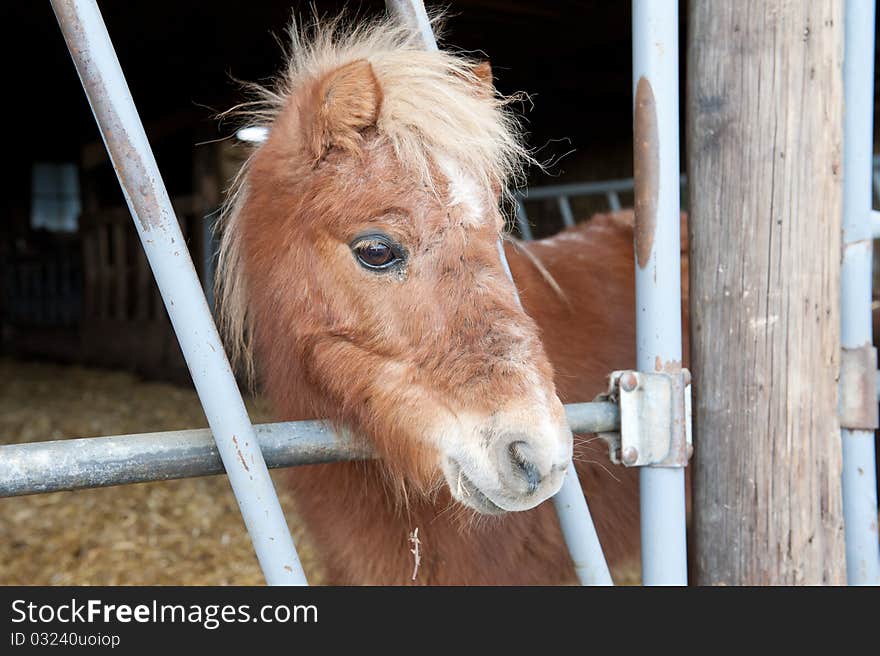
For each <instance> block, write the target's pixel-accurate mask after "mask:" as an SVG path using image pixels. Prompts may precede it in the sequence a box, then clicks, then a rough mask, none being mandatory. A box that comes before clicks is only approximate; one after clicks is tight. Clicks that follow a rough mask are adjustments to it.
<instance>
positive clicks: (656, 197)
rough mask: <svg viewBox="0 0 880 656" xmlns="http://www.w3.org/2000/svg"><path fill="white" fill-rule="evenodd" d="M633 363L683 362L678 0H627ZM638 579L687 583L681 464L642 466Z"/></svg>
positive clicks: (657, 366)
mask: <svg viewBox="0 0 880 656" xmlns="http://www.w3.org/2000/svg"><path fill="white" fill-rule="evenodd" d="M632 10H633V17H632V20H633V23H632V39H633V99H634V103H633V106H634V121H633V125H634V126H635V130H634V132H635V134H634V136H633V140H634V155H633V158H634V159H633V162H634V170H635V208H636V260H637V261H636V344H637V362H638V364H637V368H638V370H639V371H643V372H652V371H666V370H680V369H681V312H680V308H681V241H680V220H679V217H680V208H681V202H680V185H681V177H680V168H679V152H678V148H679V136H678V125H679V121H678V2H677V1H676V0H666V2H660V1H659V0H633V3H632ZM639 475H640V483H641V494H640V503H641V527H642V582H643V583H644V584H645V585H687V540H686V524H685V490H684V468H683V467H653V466H648V467H642V468H641V470H640V471H639Z"/></svg>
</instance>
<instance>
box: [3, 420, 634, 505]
mask: <svg viewBox="0 0 880 656" xmlns="http://www.w3.org/2000/svg"><path fill="white" fill-rule="evenodd" d="M565 413H566V417H567V419H568V423H569V425H570V426H571V428H572V430H573V431H575V432H579V433H593V432H609V431H618V430H620V412H619V411H618V407H617V406H616V405H615V404H613V403H574V404H571V405H567V406H566V407H565ZM254 432H255V437H256V440H257V444H258V445H259V447H260V450H261V451H262V453H263V457H264V458H265V460H266V464H267V466H269V467H271V468H277V467H294V466H297V465H314V464H318V463H323V462H340V461H344V460H360V459H364V458H372V457H373V454H372V452H371V450H370V449H369V447H368V446H367V445H366V444H365V443H363V442H360V441H357V440H354V439H352V438H351V437H349V436H347V435H337V434H335V433H334V432H333V430H332V429H331V428H330V426H329V425H328V423H327V422H325V421H289V422H279V423H274V424H257V425H256V426H254ZM223 471H224V468H223V462H222V461H221V460H220V454H219V453H218V451H217V447H216V444H215V443H214V439H213V437H212V435H211V431H210V429H196V430H182V431H165V432H161V433H141V434H138V435H111V436H108V437H85V438H79V439H70V440H53V441H47V442H31V443H28V444H7V445H3V446H0V497H14V496H22V495H26V494H42V493H44V492H59V491H61V490H81V489H85V488H94V487H109V486H113V485H126V484H129V483H146V482H151V481H167V480H172V479H178V478H190V477H193V476H210V475H213V474H222V473H223Z"/></svg>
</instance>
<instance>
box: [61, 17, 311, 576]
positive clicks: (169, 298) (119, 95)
mask: <svg viewBox="0 0 880 656" xmlns="http://www.w3.org/2000/svg"><path fill="white" fill-rule="evenodd" d="M51 3H52V8H53V10H54V11H55V16H56V18H57V19H58V24H59V25H60V27H61V31H62V33H63V34H64V40H65V41H66V42H67V47H68V49H69V50H70V56H71V58H72V59H73V62H74V64H75V66H76V70H77V73H78V74H79V78H80V81H81V82H82V85H83V88H84V89H85V92H86V96H87V97H88V100H89V104H90V105H91V107H92V112H93V113H94V115H95V120H96V121H97V122H98V127H99V128H100V130H101V136H102V138H103V139H104V144H105V145H106V147H107V151H108V153H109V155H110V159H111V161H112V162H113V167H114V169H115V170H116V175H117V177H118V178H119V183H120V185H121V187H122V192H123V194H124V195H125V200H126V203H127V204H128V208H129V210H130V211H131V214H132V217H133V218H134V224H135V228H136V229H137V232H138V235H139V236H140V239H141V243H142V244H143V247H144V251H145V252H146V255H147V259H148V260H149V262H150V266H151V268H152V269H153V274H154V275H155V277H156V283H157V285H158V287H159V291H160V292H161V293H162V299H163V300H164V302H165V308H166V309H167V311H168V316H169V317H170V318H171V324H172V326H173V327H174V332H175V333H176V335H177V339H178V341H179V343H180V348H181V350H182V351H183V355H184V358H185V359H186V364H187V366H188V367H189V371H190V374H191V376H192V379H193V383H194V384H195V388H196V391H197V392H198V395H199V399H200V401H201V403H202V407H203V408H204V410H205V415H206V417H207V419H208V424H209V425H210V426H211V430H212V433H213V435H214V438H215V440H216V444H217V448H218V451H219V453H220V456H221V458H222V459H223V463H224V464H225V466H226V472H227V474H228V475H229V482H230V483H231V485H232V489H233V491H234V492H235V496H236V499H237V500H238V504H239V507H240V508H241V513H242V517H243V518H244V522H245V524H246V525H247V529H248V532H249V534H250V536H251V540H252V541H253V544H254V549H255V550H256V553H257V558H258V559H259V562H260V567H262V569H263V574H264V575H265V577H266V582H267V583H269V584H270V585H284V584H287V585H305V584H306V578H305V574H304V572H303V569H302V566H301V564H300V561H299V557H298V556H297V553H296V548H295V547H294V544H293V539H292V538H291V536H290V531H289V530H288V528H287V523H286V521H285V519H284V514H283V513H282V510H281V505H280V504H279V503H278V497H277V496H276V495H275V489H274V487H273V486H272V479H271V478H270V477H269V471H268V469H266V463H265V462H264V460H263V456H262V454H261V453H260V449H259V445H258V442H257V440H256V438H255V436H254V430H253V427H252V426H251V423H250V420H249V419H248V415H247V411H246V409H245V406H244V402H243V401H242V399H241V395H240V394H239V391H238V387H237V385H236V382H235V378H234V376H233V374H232V369H231V368H230V366H229V361H228V360H227V358H226V353H225V352H224V350H223V346H222V344H221V341H220V337H219V335H218V334H217V329H216V327H215V326H214V322H213V320H212V318H211V313H210V311H209V310H208V305H207V303H206V302H205V296H204V294H203V292H202V287H201V283H200V282H199V279H198V276H197V275H196V272H195V269H194V268H193V264H192V260H191V259H190V255H189V251H188V250H187V247H186V242H185V241H184V239H183V235H182V234H181V231H180V225H179V224H178V222H177V219H176V217H175V215H174V210H173V209H172V207H171V201H170V199H169V197H168V192H167V191H166V189H165V185H164V183H163V182H162V177H161V175H160V173H159V169H158V167H157V165H156V160H155V158H154V157H153V153H152V151H151V149H150V144H149V142H148V141H147V136H146V134H145V133H144V128H143V125H142V124H141V120H140V117H139V116H138V113H137V109H136V108H135V105H134V101H133V100H132V98H131V93H130V92H129V89H128V85H127V84H126V81H125V77H124V75H123V73H122V68H121V67H120V65H119V60H118V59H117V57H116V52H115V50H114V49H113V44H112V43H111V41H110V36H109V35H108V34H107V28H106V26H105V25H104V21H103V18H102V17H101V12H100V10H99V9H98V5H97V3H96V2H95V0H51Z"/></svg>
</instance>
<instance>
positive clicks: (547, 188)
mask: <svg viewBox="0 0 880 656" xmlns="http://www.w3.org/2000/svg"><path fill="white" fill-rule="evenodd" d="M680 183H681V184H682V185H684V184H687V176H685V174H684V173H682V174H681V176H680ZM632 190H633V179H632V178H624V179H621V180H601V181H598V182H572V183H570V184H559V185H543V186H541V187H530V188H528V189H523V190H521V191H519V192H517V194H516V195H517V197H518V198H520V199H522V200H542V199H544V198H556V197H557V196H590V195H593V194H595V195H600V194H607V193H608V192H609V191H632Z"/></svg>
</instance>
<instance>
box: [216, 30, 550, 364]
mask: <svg viewBox="0 0 880 656" xmlns="http://www.w3.org/2000/svg"><path fill="white" fill-rule="evenodd" d="M434 23H435V26H436V23H437V21H436V20H435V21H434ZM288 35H289V46H288V47H287V49H286V53H285V54H286V58H287V65H286V67H285V68H284V69H283V70H282V72H281V73H280V74H279V76H278V77H277V78H276V80H275V81H274V83H272V84H271V85H269V86H261V85H256V84H249V85H247V88H248V89H249V91H250V92H251V94H252V96H253V100H251V101H249V102H246V103H243V104H241V105H238V106H237V107H234V108H233V109H232V110H230V111H229V112H227V113H226V115H233V116H238V117H242V118H243V119H244V121H245V123H246V124H248V125H260V126H265V127H267V128H268V129H269V130H270V132H271V129H272V124H273V122H274V121H275V119H276V117H277V116H278V115H279V113H280V112H281V110H282V109H283V108H284V107H285V106H286V105H287V104H288V103H289V102H290V99H291V98H292V97H294V96H296V94H297V93H298V92H299V91H300V90H301V89H303V88H305V87H306V86H307V85H308V84H309V83H311V82H313V81H315V80H318V79H321V78H322V77H324V76H325V75H327V74H328V73H330V72H332V71H334V70H335V69H337V68H339V67H341V66H344V65H346V64H348V63H350V62H353V61H357V60H367V61H369V63H370V65H371V67H372V70H373V73H374V74H375V76H376V79H377V81H378V83H379V86H380V88H381V90H382V102H381V106H380V109H379V115H378V120H377V123H376V128H377V130H378V132H379V134H380V135H381V136H382V137H384V138H385V139H387V140H388V142H389V143H390V144H391V146H392V148H393V150H394V152H395V154H396V156H397V158H398V160H399V162H400V164H401V165H402V166H403V167H404V168H405V169H407V170H409V171H411V172H412V174H413V175H415V176H418V178H419V179H420V180H422V181H423V182H424V183H425V184H426V185H428V186H429V187H432V188H433V186H434V185H433V176H432V171H434V170H436V167H435V166H434V165H435V163H436V162H438V161H442V160H451V161H453V162H455V163H456V164H457V166H458V167H460V168H461V169H462V170H464V171H467V172H468V173H469V174H470V175H472V176H474V177H475V178H476V179H477V180H478V181H479V183H480V184H481V185H484V188H486V187H491V188H494V189H498V190H500V191H501V195H502V198H507V197H508V192H509V190H510V189H511V188H512V187H514V186H516V185H518V184H520V183H521V182H522V180H523V172H524V168H525V166H526V165H527V164H531V163H535V162H534V159H533V158H532V156H531V154H530V152H529V150H528V149H527V147H526V146H525V145H524V141H523V138H522V130H521V127H520V123H519V120H518V119H517V117H516V116H515V115H514V114H513V113H512V112H511V110H510V109H509V107H508V106H509V105H510V103H511V102H512V101H514V100H516V99H517V98H518V96H508V97H505V96H502V95H500V94H498V93H497V92H496V91H495V90H494V87H493V88H492V89H489V87H488V86H487V85H486V83H485V82H484V81H482V80H481V79H480V78H479V77H478V75H477V74H476V73H475V72H474V67H475V66H476V65H477V63H478V62H477V61H476V60H475V59H473V58H471V57H469V56H467V55H465V54H462V53H456V52H450V51H441V50H435V51H426V50H424V49H423V48H422V46H421V42H420V40H419V37H418V34H417V33H416V32H415V31H414V30H412V29H411V28H409V27H407V26H405V25H402V24H400V23H399V22H397V21H396V20H395V19H394V18H392V17H385V18H378V19H374V20H371V21H364V20H360V19H358V20H351V21H346V20H345V19H344V18H343V17H338V18H335V19H331V20H327V19H317V18H315V19H313V21H312V22H311V23H310V24H308V25H305V26H299V25H297V24H296V22H294V23H293V24H292V25H291V27H290V29H289V31H288ZM249 163H250V160H248V161H247V162H245V164H244V165H243V166H242V168H241V170H240V171H239V172H238V174H237V175H236V177H235V179H234V181H233V183H232V185H231V187H230V189H229V190H228V192H227V199H226V202H225V203H224V206H223V208H222V211H221V218H220V222H219V229H220V230H221V242H220V253H219V262H218V273H217V282H216V285H217V296H216V297H217V299H218V304H219V310H220V312H219V318H220V326H221V330H222V332H223V334H224V337H225V338H226V345H227V348H228V349H229V354H230V358H231V360H232V361H233V362H234V363H237V364H240V365H242V366H243V367H244V369H245V373H246V374H247V376H248V378H249V379H251V380H252V374H253V357H252V354H251V349H250V341H251V340H250V338H251V332H252V326H251V325H250V320H249V317H248V313H247V309H246V307H247V298H248V291H247V281H246V279H245V274H244V271H243V267H242V262H241V252H240V230H239V227H240V226H239V225H238V224H239V217H240V214H241V211H242V208H243V207H244V205H245V203H246V202H247V198H248V186H249V180H248V177H249V176H248V173H249Z"/></svg>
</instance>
